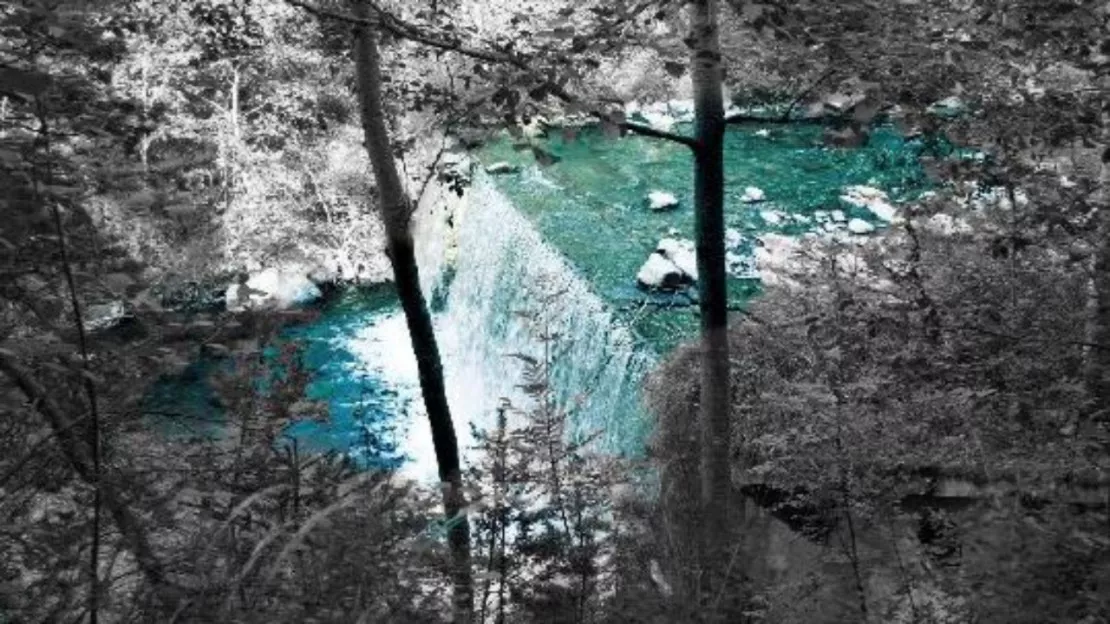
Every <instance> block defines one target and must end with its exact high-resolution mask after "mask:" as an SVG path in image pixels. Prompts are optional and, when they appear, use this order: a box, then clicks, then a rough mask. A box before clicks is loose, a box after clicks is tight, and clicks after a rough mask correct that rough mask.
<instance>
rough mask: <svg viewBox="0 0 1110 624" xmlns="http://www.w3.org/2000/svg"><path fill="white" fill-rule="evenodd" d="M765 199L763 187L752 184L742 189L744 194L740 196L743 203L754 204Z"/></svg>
mask: <svg viewBox="0 0 1110 624" xmlns="http://www.w3.org/2000/svg"><path fill="white" fill-rule="evenodd" d="M765 199H767V194H766V193H764V192H763V189H761V188H757V187H754V186H749V187H747V188H745V189H744V194H743V195H741V196H740V201H742V202H744V203H745V204H755V203H759V202H761V201H764V200H765Z"/></svg>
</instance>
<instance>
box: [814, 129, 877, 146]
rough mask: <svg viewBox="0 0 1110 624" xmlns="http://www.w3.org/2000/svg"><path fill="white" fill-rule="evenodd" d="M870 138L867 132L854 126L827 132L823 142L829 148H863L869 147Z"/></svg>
mask: <svg viewBox="0 0 1110 624" xmlns="http://www.w3.org/2000/svg"><path fill="white" fill-rule="evenodd" d="M868 138H869V137H868V134H867V130H865V129H864V128H863V127H861V126H855V125H853V126H848V127H846V128H842V129H840V130H833V129H831V128H830V129H828V130H825V134H824V135H823V136H822V138H821V140H822V142H823V143H824V144H825V145H826V146H828V147H863V146H864V145H867V139H868Z"/></svg>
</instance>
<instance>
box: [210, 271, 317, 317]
mask: <svg viewBox="0 0 1110 624" xmlns="http://www.w3.org/2000/svg"><path fill="white" fill-rule="evenodd" d="M308 275H309V270H307V269H305V268H304V267H300V266H293V267H281V268H277V267H270V268H267V269H263V270H262V271H260V272H258V273H255V274H253V275H251V276H250V277H248V278H247V279H246V280H245V281H240V282H235V283H233V284H231V285H230V286H228V288H227V292H226V293H225V301H226V302H227V309H228V310H230V311H232V312H241V311H243V310H248V309H266V310H284V309H288V308H291V307H293V306H295V305H298V304H302V303H308V302H310V301H313V300H315V299H318V298H319V297H320V295H321V294H322V293H321V292H320V288H319V287H318V286H317V285H316V283H315V282H313V281H312V280H311V279H309V277H308Z"/></svg>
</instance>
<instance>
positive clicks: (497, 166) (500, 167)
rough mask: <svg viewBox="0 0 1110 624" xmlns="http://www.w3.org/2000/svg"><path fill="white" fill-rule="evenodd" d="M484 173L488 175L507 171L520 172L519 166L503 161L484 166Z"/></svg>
mask: <svg viewBox="0 0 1110 624" xmlns="http://www.w3.org/2000/svg"><path fill="white" fill-rule="evenodd" d="M486 173H488V174H490V175H506V174H509V173H520V166H519V165H514V164H512V163H507V162H504V161H501V162H495V163H493V164H490V165H487V166H486Z"/></svg>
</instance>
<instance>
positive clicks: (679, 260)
mask: <svg viewBox="0 0 1110 624" xmlns="http://www.w3.org/2000/svg"><path fill="white" fill-rule="evenodd" d="M655 252H656V253H661V254H663V257H664V258H666V259H667V260H670V261H671V262H673V263H674V265H675V266H677V267H678V268H679V270H681V271H682V272H683V273H685V274H686V275H688V276H689V277H690V280H691V281H694V282H696V281H698V256H697V251H696V250H695V248H694V242H693V241H689V240H685V239H681V238H664V239H663V240H661V241H659V244H658V245H656V246H655Z"/></svg>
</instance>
